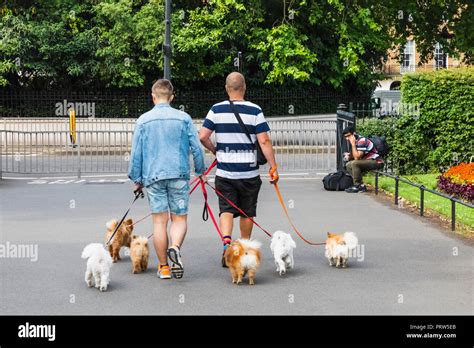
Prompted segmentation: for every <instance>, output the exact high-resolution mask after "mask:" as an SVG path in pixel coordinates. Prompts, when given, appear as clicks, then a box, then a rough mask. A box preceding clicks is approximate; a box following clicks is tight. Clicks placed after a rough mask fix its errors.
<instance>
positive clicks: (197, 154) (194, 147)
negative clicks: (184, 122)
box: [188, 118, 206, 175]
mask: <svg viewBox="0 0 474 348" xmlns="http://www.w3.org/2000/svg"><path fill="white" fill-rule="evenodd" d="M188 137H189V146H190V147H191V153H192V155H193V161H194V170H195V172H196V174H197V175H202V174H203V173H204V171H205V170H206V165H205V163H204V151H202V148H201V146H200V145H199V141H198V137H197V130H196V127H195V126H194V123H193V121H192V120H191V118H189V120H188Z"/></svg>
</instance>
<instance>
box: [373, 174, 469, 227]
mask: <svg viewBox="0 0 474 348" xmlns="http://www.w3.org/2000/svg"><path fill="white" fill-rule="evenodd" d="M374 173H375V194H376V195H378V193H379V175H383V176H386V177H389V178H392V179H394V180H395V193H394V204H396V205H398V200H399V185H400V182H403V183H405V184H408V185H410V186H413V187H418V188H419V189H420V209H419V212H420V216H423V215H424V211H425V191H426V192H429V193H432V194H434V195H437V196H439V197H443V198H446V199H449V200H450V201H451V230H452V231H455V230H456V203H457V204H461V205H464V206H466V207H469V208H471V209H472V208H474V205H473V204H471V203H468V202H465V201H462V200H460V199H458V198H456V197H454V196H449V195H447V194H445V193H442V192H438V191H435V190H432V189H429V188H427V187H425V186H424V185H421V184H417V183H414V182H412V181H410V180H407V179H405V178H402V177H399V176H398V175H394V174H390V173H386V172H380V171H378V170H375V171H374Z"/></svg>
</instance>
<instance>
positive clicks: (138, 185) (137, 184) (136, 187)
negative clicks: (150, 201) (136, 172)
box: [133, 183, 143, 193]
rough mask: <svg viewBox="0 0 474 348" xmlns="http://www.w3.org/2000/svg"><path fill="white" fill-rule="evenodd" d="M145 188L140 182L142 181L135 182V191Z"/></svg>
mask: <svg viewBox="0 0 474 348" xmlns="http://www.w3.org/2000/svg"><path fill="white" fill-rule="evenodd" d="M142 188H143V185H142V184H140V183H135V185H133V192H134V193H135V192H138V191H140V190H141V189H142Z"/></svg>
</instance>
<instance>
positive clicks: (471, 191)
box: [438, 163, 474, 202]
mask: <svg viewBox="0 0 474 348" xmlns="http://www.w3.org/2000/svg"><path fill="white" fill-rule="evenodd" d="M438 188H439V189H440V190H442V191H444V192H446V193H448V194H450V195H455V196H458V197H460V198H463V199H466V200H467V201H469V202H472V201H474V163H461V164H458V165H456V166H453V167H451V168H449V170H447V171H446V172H445V173H444V174H442V175H440V176H439V177H438Z"/></svg>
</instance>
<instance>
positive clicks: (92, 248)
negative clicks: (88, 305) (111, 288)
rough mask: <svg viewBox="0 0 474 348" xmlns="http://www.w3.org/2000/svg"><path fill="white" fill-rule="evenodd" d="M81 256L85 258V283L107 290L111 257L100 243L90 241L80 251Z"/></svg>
mask: <svg viewBox="0 0 474 348" xmlns="http://www.w3.org/2000/svg"><path fill="white" fill-rule="evenodd" d="M82 258H83V259H88V260H87V270H86V277H85V279H86V283H87V286H88V287H91V286H92V285H93V283H95V287H96V288H98V289H99V290H100V291H107V286H108V285H109V282H110V279H109V274H110V267H112V257H111V256H110V254H109V252H108V251H107V250H105V248H104V246H103V245H102V244H100V243H91V244H89V245H87V246H86V247H85V248H84V250H83V251H82Z"/></svg>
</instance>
